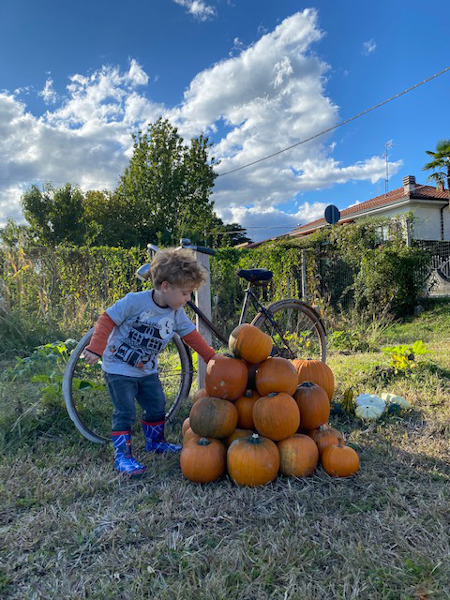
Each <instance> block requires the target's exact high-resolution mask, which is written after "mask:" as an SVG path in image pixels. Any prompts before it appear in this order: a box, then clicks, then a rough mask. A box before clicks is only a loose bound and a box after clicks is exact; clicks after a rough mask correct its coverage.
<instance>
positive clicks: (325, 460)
mask: <svg viewBox="0 0 450 600" xmlns="http://www.w3.org/2000/svg"><path fill="white" fill-rule="evenodd" d="M359 465H360V461H359V456H358V454H357V453H356V451H355V450H353V448H350V446H345V445H344V442H343V441H342V440H339V442H338V444H337V445H333V446H328V447H327V448H325V450H324V451H323V452H322V466H323V468H324V469H325V471H326V472H327V473H328V475H331V476H332V477H350V476H351V475H354V474H355V473H356V472H357V471H358V469H359Z"/></svg>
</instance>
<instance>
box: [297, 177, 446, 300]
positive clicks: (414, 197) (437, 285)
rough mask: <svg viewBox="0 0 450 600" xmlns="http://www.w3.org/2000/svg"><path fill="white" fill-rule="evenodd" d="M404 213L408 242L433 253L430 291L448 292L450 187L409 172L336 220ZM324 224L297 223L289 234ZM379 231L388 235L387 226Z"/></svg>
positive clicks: (305, 232) (302, 233) (434, 293)
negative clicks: (399, 184) (418, 179)
mask: <svg viewBox="0 0 450 600" xmlns="http://www.w3.org/2000/svg"><path fill="white" fill-rule="evenodd" d="M405 213H413V215H414V219H413V222H412V225H411V224H410V223H408V222H406V220H405V236H406V239H407V243H408V244H409V243H411V240H412V239H414V240H416V241H417V243H418V244H420V246H421V247H422V248H426V249H428V250H429V251H430V252H431V255H432V267H431V271H430V276H429V279H428V290H429V292H428V293H429V295H432V296H447V297H448V296H450V191H449V190H446V189H445V188H444V186H438V187H433V186H430V185H421V184H418V183H416V178H415V177H414V176H413V175H408V176H406V177H403V186H402V187H400V188H397V189H396V190H392V191H391V192H387V193H386V194H383V195H382V196H377V197H376V198H371V199H370V200H366V201H365V202H361V203H358V204H355V205H353V206H350V207H349V208H345V209H344V210H342V211H341V215H340V219H339V224H345V223H352V222H354V221H357V220H358V219H362V218H367V217H386V218H393V217H397V218H398V217H399V216H400V217H401V216H402V215H404V214H405ZM327 225H328V223H327V222H326V221H325V219H324V218H321V219H317V220H316V221H312V222H311V223H306V224H305V225H302V226H300V227H296V228H295V229H294V230H293V231H291V232H290V233H289V234H288V236H291V237H300V236H307V235H309V234H311V233H313V232H314V231H317V230H318V229H320V228H322V227H326V226H327ZM386 229H387V228H386ZM381 233H382V235H383V237H385V236H386V237H387V236H388V231H387V230H386V231H383V232H381Z"/></svg>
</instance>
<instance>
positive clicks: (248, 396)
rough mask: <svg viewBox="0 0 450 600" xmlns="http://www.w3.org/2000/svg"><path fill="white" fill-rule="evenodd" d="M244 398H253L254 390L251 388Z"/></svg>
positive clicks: (246, 391)
mask: <svg viewBox="0 0 450 600" xmlns="http://www.w3.org/2000/svg"><path fill="white" fill-rule="evenodd" d="M244 396H245V397H246V398H251V397H252V396H253V392H252V390H251V389H250V388H249V389H248V390H245V394H244Z"/></svg>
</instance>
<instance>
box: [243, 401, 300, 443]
mask: <svg viewBox="0 0 450 600" xmlns="http://www.w3.org/2000/svg"><path fill="white" fill-rule="evenodd" d="M253 422H254V423H255V429H256V431H257V432H258V433H259V434H260V435H262V436H264V437H267V438H269V439H271V440H275V441H279V440H284V439H285V438H287V437H290V436H291V435H293V434H294V433H295V432H296V431H297V429H298V427H299V425H300V412H299V409H298V405H297V403H296V401H295V400H294V398H293V397H292V396H290V395H289V394H286V393H285V392H280V393H279V394H276V393H275V392H274V393H272V394H268V395H267V396H262V397H261V398H259V400H257V401H256V402H255V405H254V407H253Z"/></svg>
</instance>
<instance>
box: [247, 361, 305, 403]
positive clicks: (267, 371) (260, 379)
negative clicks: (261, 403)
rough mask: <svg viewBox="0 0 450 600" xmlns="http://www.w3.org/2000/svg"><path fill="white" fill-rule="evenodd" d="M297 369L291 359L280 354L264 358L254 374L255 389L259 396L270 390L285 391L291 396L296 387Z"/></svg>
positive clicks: (269, 392)
mask: <svg viewBox="0 0 450 600" xmlns="http://www.w3.org/2000/svg"><path fill="white" fill-rule="evenodd" d="M297 379H298V378H297V371H296V370H295V367H294V365H293V364H292V363H291V361H289V360H287V359H286V358H282V357H280V356H272V357H270V358H268V359H266V360H264V361H263V362H262V363H261V364H260V365H259V367H258V370H257V371H256V375H255V383H256V389H257V390H258V394H260V396H267V394H271V393H272V392H277V393H278V392H285V393H286V394H290V395H291V396H292V395H293V393H294V392H295V388H296V387H297Z"/></svg>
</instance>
